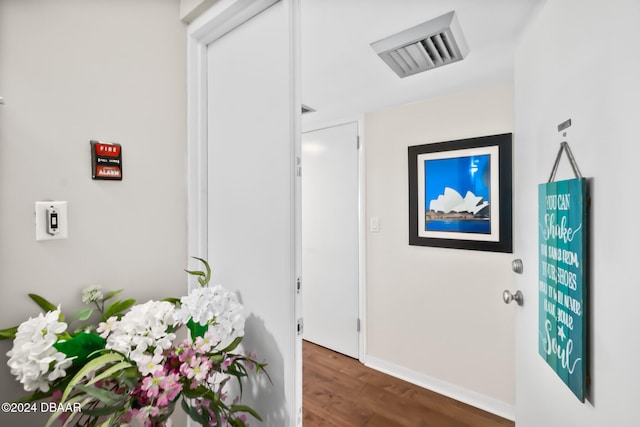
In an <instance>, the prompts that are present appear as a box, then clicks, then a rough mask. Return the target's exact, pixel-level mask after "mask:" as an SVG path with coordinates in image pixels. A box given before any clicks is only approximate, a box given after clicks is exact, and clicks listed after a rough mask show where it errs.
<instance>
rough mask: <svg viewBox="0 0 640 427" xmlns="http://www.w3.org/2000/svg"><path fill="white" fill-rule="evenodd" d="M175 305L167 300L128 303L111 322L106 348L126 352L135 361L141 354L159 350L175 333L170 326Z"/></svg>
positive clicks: (160, 352) (166, 344)
mask: <svg viewBox="0 0 640 427" xmlns="http://www.w3.org/2000/svg"><path fill="white" fill-rule="evenodd" d="M176 323H177V322H176V318H175V307H174V305H173V304H171V303H170V302H167V301H148V302H146V303H144V304H138V305H134V306H133V307H131V310H130V311H129V312H128V313H127V314H125V315H124V316H123V317H122V319H120V321H119V322H117V323H116V324H115V325H112V329H111V333H110V334H109V336H108V337H107V344H106V348H108V349H111V350H116V351H119V352H121V353H123V354H125V355H126V356H127V357H129V358H130V359H131V360H133V361H134V362H138V361H140V360H141V359H142V357H143V356H144V355H148V354H151V353H153V354H162V352H163V351H164V350H166V349H168V348H170V347H171V345H172V343H173V340H175V338H176V335H175V334H174V333H173V332H169V328H170V327H172V326H174V325H175V324H176Z"/></svg>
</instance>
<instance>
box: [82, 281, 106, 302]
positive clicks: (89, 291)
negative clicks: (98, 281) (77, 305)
mask: <svg viewBox="0 0 640 427" xmlns="http://www.w3.org/2000/svg"><path fill="white" fill-rule="evenodd" d="M102 298H104V294H103V293H102V286H100V285H93V286H89V287H87V288H85V289H84V290H83V291H82V302H83V303H85V304H91V303H92V302H96V301H100V300H101V299H102Z"/></svg>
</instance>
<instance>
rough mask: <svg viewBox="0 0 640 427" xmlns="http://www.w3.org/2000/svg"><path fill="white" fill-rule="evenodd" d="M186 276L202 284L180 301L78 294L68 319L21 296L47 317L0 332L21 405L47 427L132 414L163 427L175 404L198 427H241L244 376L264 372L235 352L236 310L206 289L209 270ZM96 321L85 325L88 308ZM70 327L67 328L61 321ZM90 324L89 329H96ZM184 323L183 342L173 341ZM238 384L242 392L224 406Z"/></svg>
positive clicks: (149, 426) (239, 322)
mask: <svg viewBox="0 0 640 427" xmlns="http://www.w3.org/2000/svg"><path fill="white" fill-rule="evenodd" d="M196 259H198V260H199V261H201V262H202V263H203V264H204V266H205V270H206V271H187V273H189V274H191V275H195V276H197V279H198V282H199V283H200V285H201V286H200V287H199V288H197V289H193V290H191V291H190V292H189V294H188V295H187V296H185V297H182V298H180V299H176V298H166V299H164V300H161V301H148V302H146V303H144V304H136V302H135V300H133V299H125V300H121V299H118V298H116V296H117V295H118V294H119V293H120V292H121V291H122V290H118V291H114V292H109V293H106V294H104V293H103V292H102V290H101V288H100V287H98V286H92V287H89V288H87V289H85V290H84V291H83V296H82V301H83V302H84V303H85V304H89V305H90V306H93V307H95V308H89V307H86V308H83V309H81V310H80V311H78V312H77V313H75V314H74V315H73V316H71V317H70V318H69V319H68V320H66V319H65V317H64V315H63V314H62V311H61V309H60V306H54V305H53V304H51V303H50V302H49V301H47V300H46V299H44V298H42V297H41V296H38V295H35V294H29V297H30V298H31V299H32V300H33V301H35V302H36V303H37V304H38V305H39V306H40V307H41V308H42V309H43V310H44V311H45V313H40V315H38V316H37V317H35V318H30V319H29V320H27V321H25V322H23V323H22V324H21V325H19V326H17V327H14V328H9V329H5V330H2V331H0V339H13V348H12V349H11V350H10V351H9V352H8V353H7V356H9V361H8V365H9V367H10V368H11V373H12V374H13V375H15V376H16V379H17V380H18V381H20V383H22V385H23V387H24V389H25V391H27V392H32V394H30V395H28V396H26V397H24V398H23V399H21V400H20V401H19V402H23V403H22V404H32V402H33V404H34V405H35V402H36V401H41V402H43V401H46V402H48V403H47V404H48V405H51V406H50V407H51V408H53V409H54V410H51V411H50V412H52V415H51V417H50V418H49V420H48V423H47V426H49V425H52V424H53V423H54V422H55V421H56V420H58V419H59V420H60V421H61V422H62V423H63V425H64V426H85V427H89V426H91V427H108V426H127V425H128V424H129V422H130V421H131V420H132V419H133V418H134V417H135V418H137V419H138V421H139V422H140V423H141V424H143V425H144V426H146V427H155V426H167V427H168V426H170V425H171V419H170V418H169V417H170V416H171V414H172V413H173V411H174V409H175V406H176V404H177V402H178V401H180V400H181V405H182V408H183V409H184V411H185V412H186V413H187V414H188V416H189V417H191V419H193V420H194V421H196V422H198V423H200V424H201V425H204V426H223V425H230V426H237V427H241V426H246V425H247V424H246V422H247V415H251V416H253V417H255V418H256V419H258V420H261V419H260V416H259V415H258V414H257V413H256V412H255V411H254V410H253V409H252V408H250V407H249V406H246V405H242V404H240V402H239V398H240V396H241V394H242V383H243V380H246V378H247V376H248V373H249V371H250V370H255V372H256V374H260V373H263V374H265V375H267V377H268V374H266V371H265V370H264V368H265V366H266V364H265V363H259V362H258V361H257V360H256V357H255V356H251V355H244V354H240V353H239V352H236V353H234V351H236V350H237V347H238V345H239V344H240V343H241V341H242V338H243V336H244V321H245V319H244V315H243V312H242V305H241V304H240V303H239V302H238V299H237V297H236V295H235V294H234V293H231V292H229V291H227V290H226V289H224V288H223V287H222V286H220V285H216V286H212V287H209V280H210V278H211V269H210V267H209V265H208V263H207V262H206V261H205V260H203V259H201V258H196ZM96 311H97V312H98V313H99V316H100V319H99V321H98V322H94V323H90V322H89V320H90V318H91V317H92V314H94V312H96ZM73 322H78V323H79V325H78V327H77V328H76V329H75V331H74V332H69V330H68V329H69V325H70V324H72V323H73ZM96 323H97V324H96ZM182 326H186V327H187V328H188V330H189V338H188V339H185V340H178V339H177V337H176V332H177V330H178V329H179V328H181V327H182ZM232 378H236V379H237V383H238V384H239V391H240V396H239V397H237V398H236V399H234V401H232V402H228V400H229V399H230V396H229V395H228V387H226V386H227V385H228V383H229V381H230V380H231V379H232Z"/></svg>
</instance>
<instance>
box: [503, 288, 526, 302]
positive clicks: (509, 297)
mask: <svg viewBox="0 0 640 427" xmlns="http://www.w3.org/2000/svg"><path fill="white" fill-rule="evenodd" d="M502 300H503V301H504V303H505V304H509V303H510V302H511V301H515V302H516V303H517V304H518V305H522V304H524V296H523V295H522V292H520V291H516V293H515V294H512V293H511V292H510V291H508V290H505V291H504V292H503V293H502Z"/></svg>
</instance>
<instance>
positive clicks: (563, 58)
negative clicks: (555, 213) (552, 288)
mask: <svg viewBox="0 0 640 427" xmlns="http://www.w3.org/2000/svg"><path fill="white" fill-rule="evenodd" d="M638 20H640V2H638V1H636V0H613V1H608V2H601V1H580V0H548V1H547V2H546V4H545V6H544V8H543V9H542V10H541V12H540V14H539V16H538V17H537V19H536V20H535V21H534V22H533V23H532V24H531V26H530V28H529V29H528V31H527V33H526V35H525V36H524V37H523V39H522V42H521V44H520V45H519V46H518V48H517V51H516V61H515V129H516V150H515V151H514V156H515V158H516V165H518V164H520V165H523V167H521V168H520V171H519V172H518V171H516V178H517V179H516V181H517V185H518V186H524V185H527V184H528V183H529V181H533V182H531V183H530V184H531V185H530V187H529V188H530V191H526V192H525V191H521V192H519V193H518V197H519V198H520V199H519V200H518V206H519V207H521V212H520V213H519V215H518V217H519V218H521V220H520V223H521V224H520V227H521V228H520V230H517V231H520V232H517V233H516V235H517V236H520V237H519V239H518V240H516V242H515V243H516V250H517V251H518V253H519V254H524V255H525V256H526V255H531V256H532V259H530V260H529V261H527V258H523V260H524V261H525V266H526V265H530V266H532V268H529V269H528V271H529V272H531V277H530V278H527V277H526V274H527V273H526V272H525V274H524V275H523V276H522V278H523V280H522V285H523V286H522V292H523V294H524V295H525V298H529V300H532V301H533V304H529V305H527V304H525V305H524V307H523V310H522V311H519V314H518V332H519V333H518V348H517V354H518V358H517V361H518V367H517V385H516V397H517V402H518V407H517V425H518V427H539V426H545V427H560V426H581V427H601V426H608V425H610V426H616V427H633V426H637V425H638V420H639V419H640V406H638V400H639V398H640V385H639V382H638V378H639V377H640V372H639V369H638V353H640V335H639V334H638V332H637V330H638V325H639V324H640V310H638V299H639V298H640V288H639V287H638V284H639V280H638V273H637V271H636V267H637V266H638V253H639V251H638V242H639V241H640V228H638V226H637V225H636V222H637V212H638V210H640V200H639V199H638V197H637V196H636V195H637V193H638V184H637V183H636V180H635V178H634V176H635V172H636V171H637V169H638V155H639V154H640V149H639V148H638V118H639V117H640V104H639V103H638V94H639V93H640V80H639V79H638V76H640V60H639V59H638V56H637V55H635V54H634V52H633V49H631V46H632V45H634V44H635V42H636V41H637V40H640V27H639V26H638V24H637V23H638ZM594 29H600V30H606V32H608V33H609V34H611V35H612V36H613V38H610V37H594V36H593V35H594ZM569 118H570V119H571V120H572V125H571V127H570V128H568V129H567V137H566V140H567V141H568V142H569V145H570V147H571V150H572V152H573V154H574V156H575V159H576V161H577V163H578V165H579V167H580V171H581V172H582V175H583V176H585V177H587V178H590V188H591V196H592V203H591V210H590V213H591V224H590V226H591V227H590V231H591V235H590V241H591V253H590V262H591V267H590V273H591V275H590V284H589V285H588V291H587V295H588V297H587V301H588V303H589V304H588V306H587V307H586V309H585V310H586V311H585V312H586V314H587V324H588V332H587V334H588V335H587V336H588V338H587V342H589V340H590V343H591V345H590V350H589V351H588V356H589V357H590V360H589V361H587V366H588V369H589V366H590V369H589V371H590V377H591V386H590V387H589V388H588V392H587V396H588V400H587V401H586V402H585V403H581V402H580V401H579V400H578V399H576V398H575V397H574V396H573V394H572V393H571V391H570V390H569V389H568V388H567V387H566V386H565V385H564V383H563V382H562V380H561V379H560V378H559V377H558V376H557V375H556V374H555V372H553V370H552V369H551V368H550V367H549V366H548V365H547V364H546V363H545V361H544V360H543V358H542V357H540V356H539V355H538V336H537V333H538V329H537V328H538V323H537V322H538V303H537V300H538V298H537V293H538V286H537V271H538V267H537V262H538V250H537V239H533V240H532V239H526V237H527V236H531V235H534V236H537V231H535V230H537V208H538V202H537V184H538V183H542V182H546V181H547V179H548V177H549V173H550V171H551V168H552V166H553V162H554V160H555V156H556V153H557V151H558V149H559V147H560V145H559V144H560V142H561V141H563V140H564V139H565V138H562V136H561V134H559V133H558V132H557V125H558V124H560V123H562V122H563V121H565V120H566V119H569ZM560 165H561V169H560V170H559V171H558V175H557V179H558V180H560V179H569V178H573V173H572V171H571V168H570V167H569V162H568V161H567V159H566V157H563V159H562V162H561V164H560ZM523 169H524V170H523ZM518 181H520V182H518ZM522 207H524V208H522ZM525 229H526V230H527V231H526V234H525V232H524V230H525Z"/></svg>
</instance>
